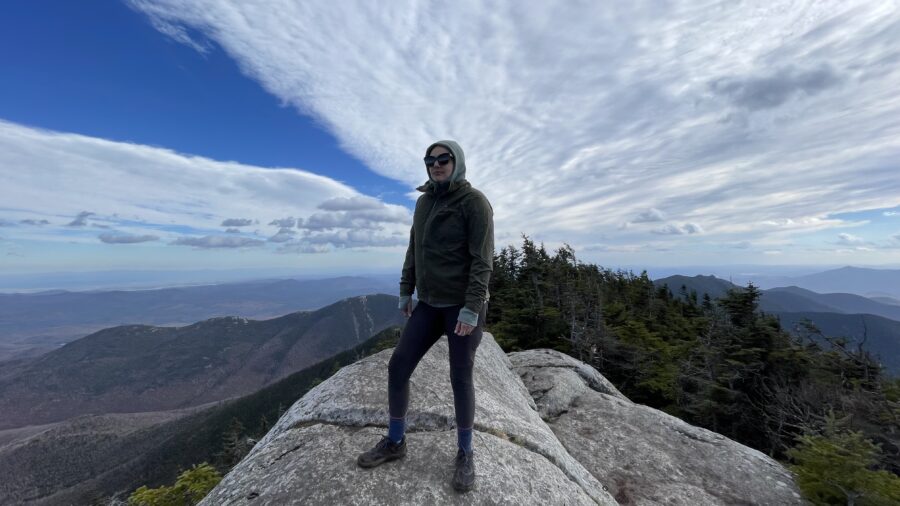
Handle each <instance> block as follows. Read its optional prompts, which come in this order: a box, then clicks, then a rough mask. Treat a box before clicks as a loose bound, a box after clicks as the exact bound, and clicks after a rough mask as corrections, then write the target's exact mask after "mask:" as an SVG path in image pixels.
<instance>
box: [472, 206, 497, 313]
mask: <svg viewBox="0 0 900 506" xmlns="http://www.w3.org/2000/svg"><path fill="white" fill-rule="evenodd" d="M467 208H468V209H467V211H468V212H467V213H466V214H467V216H466V228H467V234H468V243H469V255H470V256H471V257H472V263H471V265H470V266H469V284H468V287H467V288H466V305H465V309H468V310H469V311H471V312H473V313H475V314H476V315H477V314H478V313H480V312H481V306H482V305H483V304H484V301H485V300H487V298H488V283H489V282H490V279H491V272H493V270H494V210H493V209H492V208H491V204H490V202H488V200H487V199H486V198H485V197H484V196H483V195H481V194H477V197H476V198H473V199H472V200H471V204H470V205H469V206H467Z"/></svg>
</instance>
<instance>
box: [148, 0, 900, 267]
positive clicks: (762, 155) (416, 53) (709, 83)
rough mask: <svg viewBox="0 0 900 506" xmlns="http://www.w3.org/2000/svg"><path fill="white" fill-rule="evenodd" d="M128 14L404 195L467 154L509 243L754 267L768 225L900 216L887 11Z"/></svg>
mask: <svg viewBox="0 0 900 506" xmlns="http://www.w3.org/2000/svg"><path fill="white" fill-rule="evenodd" d="M132 5H133V6H134V7H135V8H136V9H137V10H139V11H141V12H144V13H145V14H146V15H147V16H148V18H149V19H150V20H151V21H152V23H154V24H155V25H159V24H163V25H164V26H168V27H169V28H167V30H168V32H166V33H169V32H171V31H172V28H171V27H181V28H183V29H184V30H188V29H189V30H193V31H194V32H196V33H198V34H203V35H205V36H206V37H208V38H209V40H211V41H214V42H215V43H217V44H218V45H220V46H221V47H222V48H224V50H225V51H227V52H228V54H229V55H230V56H231V57H233V58H234V59H235V60H236V61H237V62H238V64H239V65H240V66H241V68H242V69H243V71H244V72H245V73H246V74H247V75H248V76H250V77H251V78H253V79H255V80H257V81H258V82H259V83H260V85H261V86H263V87H264V88H265V89H266V90H268V91H269V92H270V93H272V94H273V95H275V96H276V97H278V98H279V99H280V100H282V101H284V102H285V103H288V104H291V105H293V106H294V107H296V108H297V109H298V110H299V111H301V112H303V113H305V114H310V115H313V116H315V117H316V118H318V119H319V120H320V121H321V122H322V123H323V124H324V125H326V127H327V128H329V129H330V130H331V131H332V132H333V134H334V135H335V136H336V137H337V138H338V139H339V141H340V142H341V144H342V146H343V148H344V149H345V150H347V151H348V152H350V153H353V154H354V155H356V156H357V157H359V158H360V159H361V160H363V161H365V162H366V163H368V164H369V165H370V167H371V169H372V170H374V171H376V172H378V173H380V174H383V175H385V176H389V177H392V178H395V179H397V180H400V181H403V182H406V183H407V184H409V185H410V188H413V187H414V186H415V185H417V184H420V183H421V182H422V181H423V180H424V179H425V177H426V176H425V172H424V168H423V167H421V163H420V158H421V156H422V155H423V153H422V150H423V149H424V147H426V146H427V145H428V144H430V143H431V142H432V141H433V140H435V139H437V138H454V139H456V140H458V141H459V142H460V143H461V144H462V146H463V147H464V148H465V149H466V153H467V164H468V166H469V178H470V180H472V181H473V183H474V184H475V185H476V186H477V187H479V188H480V189H482V190H483V191H484V192H485V193H486V194H487V195H488V196H489V198H490V199H491V201H492V203H493V205H494V210H495V219H496V222H497V227H496V230H497V235H498V243H499V244H502V243H503V241H505V240H512V241H515V240H517V239H516V238H517V237H518V235H519V234H520V233H522V232H526V233H529V234H533V235H535V236H537V237H538V238H539V239H542V240H548V241H550V242H554V241H556V242H562V241H568V242H569V243H571V244H573V245H575V246H576V247H577V246H578V245H579V244H582V245H591V244H596V243H597V236H598V235H600V234H606V235H608V236H610V237H611V238H612V239H611V240H612V241H613V242H615V243H618V244H619V245H621V246H622V247H623V248H624V247H627V245H632V244H641V243H645V244H652V243H653V241H654V239H656V240H659V239H663V240H665V241H667V244H668V245H669V246H670V247H673V248H678V247H679V245H680V244H681V241H682V239H683V238H686V237H687V236H695V235H697V234H699V233H701V232H702V234H703V236H704V237H707V238H709V240H716V241H719V242H721V243H723V244H724V243H731V242H734V241H742V240H747V241H749V243H751V244H754V246H757V245H759V246H758V247H755V248H747V251H748V254H753V252H754V251H755V252H756V253H760V252H761V251H762V248H764V247H765V246H762V245H763V244H764V243H765V242H767V241H769V242H772V241H777V240H779V239H780V238H781V237H782V234H785V233H788V228H785V227H772V226H771V225H769V223H771V222H780V221H784V220H790V221H791V223H792V224H793V225H792V226H791V227H789V228H790V233H791V234H793V235H795V236H796V235H797V234H804V233H813V232H816V231H818V230H822V229H827V228H835V227H843V226H849V225H852V223H848V222H845V221H843V220H840V219H835V218H830V217H829V216H830V215H831V214H833V213H841V212H850V211H856V210H864V209H876V208H889V207H894V206H896V205H898V204H900V197H898V195H900V178H897V177H896V172H897V169H898V167H897V160H898V159H900V122H897V121H896V118H897V117H900V98H898V96H897V93H896V89H897V86H898V83H900V70H898V66H897V65H896V64H895V59H896V58H895V57H893V56H892V55H893V54H894V53H892V51H894V49H893V48H895V47H897V46H898V45H900V30H896V29H892V27H893V28H896V26H898V19H900V16H898V12H897V8H896V5H895V4H893V3H891V2H843V1H842V2H838V1H807V2H801V3H800V4H797V3H796V2H795V3H793V4H790V5H788V4H771V3H765V4H735V3H733V2H724V1H723V2H720V4H719V5H718V6H714V5H708V4H703V5H699V4H696V3H695V2H689V1H675V2H666V3H626V4H622V3H618V4H615V5H611V4H608V3H605V2H585V3H578V4H568V5H567V6H566V8H565V9H559V8H557V6H555V5H552V4H549V3H546V2H530V3H527V4H525V3H523V2H513V1H506V2H503V1H501V2H491V3H490V5H488V4H485V3H483V2H476V1H468V2H459V3H454V4H453V5H452V6H450V5H440V4H424V3H419V2H391V3H390V4H389V5H387V6H385V5H378V6H376V5H374V4H371V3H369V2H361V1H360V2H356V3H354V2H340V3H338V4H329V5H327V6H326V5H325V4H320V3H317V2H293V1H286V0H282V1H266V2H260V1H249V0H247V1H240V2H238V1H219V0H216V1H212V0H191V1H189V2H188V1H185V0H160V1H155V2H152V3H151V2H145V1H137V0H136V1H133V2H132ZM436 19H439V20H441V21H440V25H441V29H440V30H434V31H427V33H426V32H425V31H423V28H424V27H430V26H433V24H434V22H435V21H434V20H436ZM174 37H175V38H176V39H180V38H182V37H181V35H179V34H178V33H176V35H175V36H174ZM195 43H196V42H195ZM892 58H893V59H892ZM373 96H376V97H378V98H377V99H376V100H373V99H372V97H373ZM376 125H377V126H376ZM412 194H413V195H414V194H415V193H414V192H413V193H412ZM337 199H352V197H349V196H339V197H337ZM356 205H358V204H357V203H355V202H351V201H350V200H334V201H329V202H327V203H325V202H323V203H322V204H321V206H320V210H323V211H335V212H343V211H346V212H349V211H352V210H356V209H355V208H354V209H351V208H352V207H353V206H356ZM359 205H364V204H359ZM648 210H652V211H648ZM635 217H637V218H636V219H635ZM348 220H352V219H351V218H348V217H347V216H341V215H329V214H324V215H315V216H313V217H312V218H311V224H310V222H307V223H305V224H304V226H305V227H307V229H309V230H314V229H316V227H320V228H324V227H325V226H327V225H330V226H339V225H340V223H347V222H348ZM660 221H671V224H670V225H666V226H663V227H660V226H659V223H658V222H660ZM623 224H624V225H623ZM769 251H774V250H769Z"/></svg>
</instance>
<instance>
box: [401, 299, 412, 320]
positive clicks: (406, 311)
mask: <svg viewBox="0 0 900 506" xmlns="http://www.w3.org/2000/svg"><path fill="white" fill-rule="evenodd" d="M412 306H413V304H412V297H410V298H409V302H407V303H406V307H405V308H403V309H401V310H400V312H401V313H403V316H405V317H407V318H409V317H410V316H412V310H413V309H412Z"/></svg>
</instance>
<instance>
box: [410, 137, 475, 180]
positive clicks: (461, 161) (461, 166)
mask: <svg viewBox="0 0 900 506" xmlns="http://www.w3.org/2000/svg"><path fill="white" fill-rule="evenodd" d="M435 146H443V147H445V148H447V150H448V151H450V153H452V154H453V174H451V175H450V186H449V188H447V191H453V190H455V189H456V188H458V187H459V186H461V184H462V183H463V182H464V181H465V180H466V155H465V153H463V149H462V148H461V147H460V145H459V144H457V143H456V141H449V140H446V141H437V142H435V143H433V144H432V145H431V146H428V149H426V150H425V156H428V153H429V152H430V151H431V150H432V149H433V148H434V147H435ZM425 175H426V176H428V182H427V183H425V184H423V185H422V186H420V187H419V188H418V190H419V191H434V189H435V188H436V187H437V183H435V182H434V180H433V179H431V174H429V172H428V167H426V168H425Z"/></svg>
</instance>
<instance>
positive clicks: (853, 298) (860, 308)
mask: <svg viewBox="0 0 900 506" xmlns="http://www.w3.org/2000/svg"><path fill="white" fill-rule="evenodd" d="M763 293H764V294H765V297H767V298H773V297H775V296H776V295H780V294H783V293H790V294H792V295H799V296H801V297H803V298H806V299H808V300H812V301H815V302H817V303H819V304H821V305H822V306H825V307H830V308H832V312H838V313H854V314H873V315H878V316H882V317H884V318H890V319H891V320H896V321H898V322H900V306H895V305H891V304H885V303H883V302H879V301H876V300H872V299H869V298H867V297H862V296H859V295H855V294H852V293H816V292H813V291H810V290H805V289H803V288H799V287H796V286H788V287H783V288H772V289H770V290H766V291H765V292H763ZM784 311H801V309H797V308H789V309H784ZM805 311H809V310H808V309H807V310H805Z"/></svg>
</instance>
